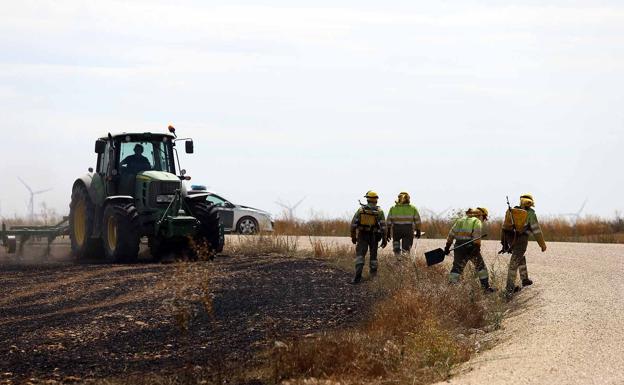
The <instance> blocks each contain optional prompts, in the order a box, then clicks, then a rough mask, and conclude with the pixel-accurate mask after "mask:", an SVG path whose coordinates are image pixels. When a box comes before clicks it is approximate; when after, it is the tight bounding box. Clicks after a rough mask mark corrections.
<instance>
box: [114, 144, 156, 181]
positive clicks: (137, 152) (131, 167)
mask: <svg viewBox="0 0 624 385" xmlns="http://www.w3.org/2000/svg"><path fill="white" fill-rule="evenodd" d="M143 151H144V148H143V145H142V144H139V143H137V144H136V145H135V146H134V154H133V155H129V156H127V157H126V158H125V159H124V160H122V161H121V165H122V166H126V170H127V171H128V173H131V174H138V173H140V172H142V171H147V170H151V169H152V165H151V164H150V162H149V160H147V158H146V157H144V156H143Z"/></svg>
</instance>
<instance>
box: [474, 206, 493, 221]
mask: <svg viewBox="0 0 624 385" xmlns="http://www.w3.org/2000/svg"><path fill="white" fill-rule="evenodd" d="M475 211H477V215H480V216H482V217H483V219H484V220H486V219H488V215H490V213H489V212H488V209H486V208H485V207H477V208H476V209H475Z"/></svg>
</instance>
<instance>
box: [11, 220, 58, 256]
mask: <svg viewBox="0 0 624 385" xmlns="http://www.w3.org/2000/svg"><path fill="white" fill-rule="evenodd" d="M65 235H69V217H64V218H63V220H62V221H61V222H59V223H57V224H55V225H52V226H11V227H9V228H8V229H7V226H6V225H5V224H4V223H3V224H2V230H0V244H1V245H2V246H4V247H5V249H6V251H7V253H8V254H14V253H17V255H21V254H22V252H23V250H24V244H25V243H26V242H28V240H30V239H45V240H47V249H46V254H50V245H51V244H52V242H53V241H54V240H55V239H56V238H57V237H62V236H65Z"/></svg>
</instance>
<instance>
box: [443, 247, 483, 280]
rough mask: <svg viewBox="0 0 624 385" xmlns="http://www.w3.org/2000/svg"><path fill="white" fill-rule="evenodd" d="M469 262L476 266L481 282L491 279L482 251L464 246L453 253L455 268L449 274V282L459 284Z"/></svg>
mask: <svg viewBox="0 0 624 385" xmlns="http://www.w3.org/2000/svg"><path fill="white" fill-rule="evenodd" d="M468 262H472V264H473V265H474V268H475V270H476V272H477V275H478V276H479V280H481V281H482V282H483V281H485V280H487V279H488V278H489V275H488V271H487V267H486V266H485V262H484V261H483V256H482V255H481V251H479V249H477V248H476V247H474V246H464V247H461V248H459V249H457V250H455V251H454V252H453V267H452V268H451V272H450V273H449V282H451V283H456V282H459V277H460V276H461V275H462V273H463V272H464V268H465V267H466V264H467V263H468Z"/></svg>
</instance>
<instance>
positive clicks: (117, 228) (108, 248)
mask: <svg viewBox="0 0 624 385" xmlns="http://www.w3.org/2000/svg"><path fill="white" fill-rule="evenodd" d="M103 220H104V223H103V224H102V240H103V243H104V254H105V258H106V261H107V262H111V263H113V262H135V261H136V260H137V258H138V255H139V243H140V241H141V239H140V236H139V214H138V213H137V209H136V207H134V205H133V204H110V205H108V206H106V208H105V209H104V218H103Z"/></svg>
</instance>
